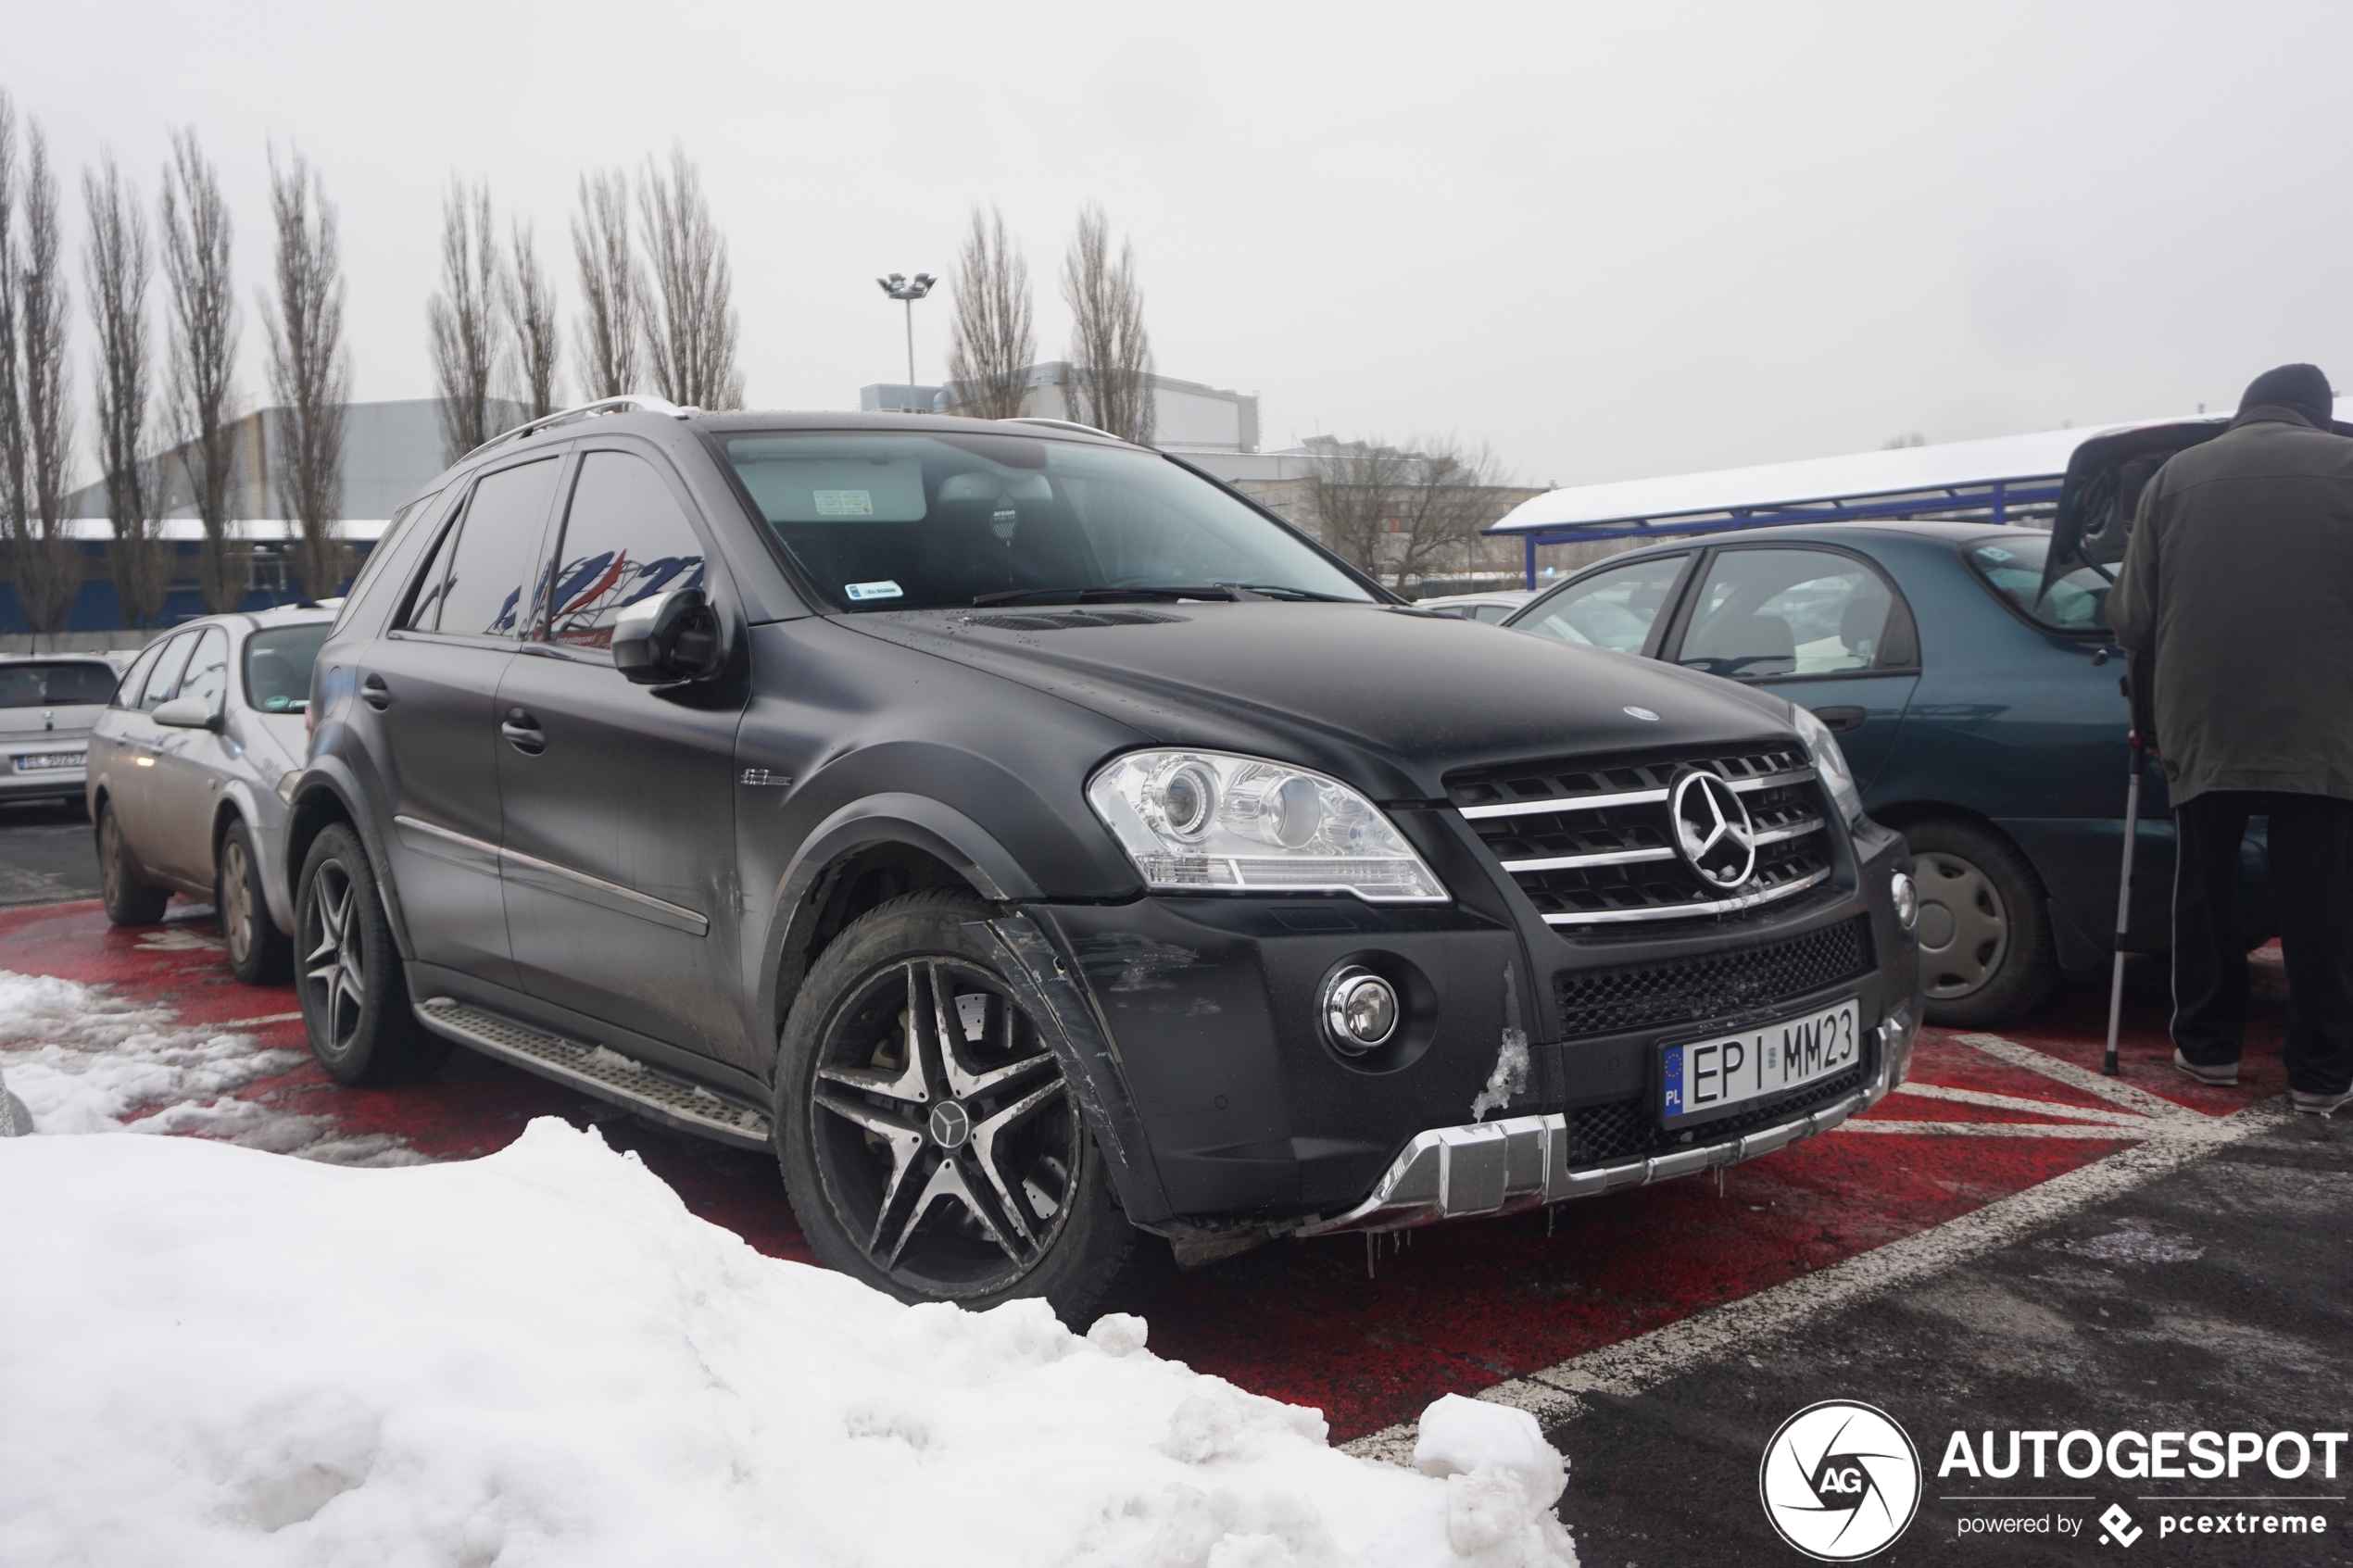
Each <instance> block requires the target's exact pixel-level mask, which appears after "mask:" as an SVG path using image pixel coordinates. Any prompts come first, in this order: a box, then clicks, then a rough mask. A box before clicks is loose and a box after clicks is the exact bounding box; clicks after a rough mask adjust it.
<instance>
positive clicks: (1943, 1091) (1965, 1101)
mask: <svg viewBox="0 0 2353 1568" xmlns="http://www.w3.org/2000/svg"><path fill="white" fill-rule="evenodd" d="M1895 1092H1896V1093H1897V1094H1899V1095H1918V1096H1919V1097H1920V1098H1922V1099H1945V1100H1951V1101H1953V1102H1954V1103H1955V1104H1957V1105H1982V1106H1984V1107H1986V1108H1987V1109H1988V1110H2025V1111H2032V1112H2033V1113H2034V1114H2036V1115H2040V1116H2065V1117H2068V1118H2070V1120H2073V1121H2077V1122H2112V1123H2119V1124H2120V1125H2123V1126H2127V1127H2145V1126H2147V1125H2148V1118H2147V1117H2145V1116H2142V1115H2138V1114H2136V1113H2134V1112H2133V1111H2130V1110H2094V1109H2092V1108H2091V1107H2090V1106H2085V1105H2059V1104H2056V1103H2054V1102H2053V1101H2050V1100H2046V1099H2028V1098H2026V1097H2025V1096H2023V1095H1996V1094H1988V1093H1986V1092H1985V1091H1984V1090H1983V1089H1948V1088H1946V1087H1945V1086H1944V1085H1942V1084H1898V1085H1895Z"/></svg>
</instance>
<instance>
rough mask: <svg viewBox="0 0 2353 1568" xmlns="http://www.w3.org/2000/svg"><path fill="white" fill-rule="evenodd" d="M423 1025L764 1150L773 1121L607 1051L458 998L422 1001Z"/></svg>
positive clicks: (692, 1128) (683, 1128)
mask: <svg viewBox="0 0 2353 1568" xmlns="http://www.w3.org/2000/svg"><path fill="white" fill-rule="evenodd" d="M416 1012H417V1018H418V1021H419V1022H422V1023H423V1024H424V1026H425V1027H426V1028H428V1029H430V1030H432V1031H433V1032H434V1034H436V1035H447V1037H448V1038H450V1039H452V1040H455V1041H457V1042H458V1043H459V1045H461V1046H470V1047H472V1048H473V1049H475V1050H478V1051H480V1052H482V1053H483V1054H484V1056H495V1057H497V1058H498V1060H501V1061H508V1062H512V1063H513V1064H514V1065H515V1066H517V1067H520V1068H522V1069H523V1070H524V1071H525V1072H527V1073H537V1074H538V1075H539V1076H541V1077H542V1078H549V1079H553V1080H554V1081H555V1082H557V1083H559V1084H562V1085H566V1086H568V1087H571V1088H575V1089H579V1090H581V1091H582V1092H583V1093H585V1094H590V1095H594V1096H596V1097H597V1098H598V1099H602V1100H610V1101H611V1102H612V1103H613V1104H615V1105H619V1106H623V1107H626V1108H627V1109H628V1110H634V1111H636V1112H637V1113H638V1114H639V1115H641V1116H644V1117H647V1118H648V1119H649V1120H652V1121H655V1122H659V1123H662V1124H663V1125H664V1126H667V1127H674V1128H676V1129H677V1130H678V1131H680V1132H682V1133H694V1134H697V1135H699V1136H702V1137H706V1138H715V1139H717V1140H718V1141H719V1142H721V1143H724V1144H732V1145H734V1146H735V1147H736V1148H749V1149H758V1150H761V1151H762V1152H765V1151H766V1150H767V1148H768V1147H769V1143H768V1118H767V1117H766V1116H764V1115H762V1114H761V1112H760V1111H758V1110H754V1109H752V1108H751V1107H750V1106H749V1105H745V1104H743V1103H742V1102H740V1101H737V1100H731V1099H722V1098H720V1097H719V1096H717V1095H715V1094H712V1093H711V1091H710V1090H709V1089H706V1088H703V1087H702V1086H701V1085H696V1084H688V1083H684V1082H682V1081H680V1080H678V1079H676V1078H673V1077H670V1076H668V1075H666V1074H664V1073H658V1072H656V1071H655V1070H653V1069H652V1068H649V1067H648V1066H646V1065H645V1064H644V1063H643V1062H638V1061H633V1060H630V1059H629V1058H627V1057H625V1056H623V1055H622V1054H621V1053H619V1052H618V1051H610V1050H607V1049H606V1048H605V1047H602V1046H584V1045H580V1044H578V1043H577V1042H575V1041H572V1040H565V1039H560V1038H558V1037H557V1036H556V1035H549V1034H547V1033H545V1032H543V1031H541V1030H537V1029H530V1028H526V1027H524V1026H523V1025H522V1024H520V1023H516V1022H512V1021H511V1020H509V1019H505V1018H501V1017H499V1016H498V1015H497V1013H493V1012H484V1010H482V1009H480V1008H476V1007H469V1006H467V1005H466V1004H465V1003H464V1002H461V1001H459V1000H457V999H456V998H455V997H434V998H433V999H432V1000H430V1001H426V1002H421V1003H419V1004H418V1005H417V1009H416Z"/></svg>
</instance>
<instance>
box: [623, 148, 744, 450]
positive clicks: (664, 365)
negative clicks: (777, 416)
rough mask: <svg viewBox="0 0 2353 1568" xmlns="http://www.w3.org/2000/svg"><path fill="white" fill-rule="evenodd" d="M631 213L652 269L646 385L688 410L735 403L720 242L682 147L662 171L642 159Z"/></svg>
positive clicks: (729, 290) (731, 309)
mask: <svg viewBox="0 0 2353 1568" xmlns="http://www.w3.org/2000/svg"><path fill="white" fill-rule="evenodd" d="M637 215H638V217H639V219H640V220H642V221H643V222H644V225H645V240H646V255H647V257H648V261H649V263H650V264H651V269H652V286H651V287H650V288H649V289H648V291H647V294H648V300H647V304H648V309H647V310H646V313H645V324H646V349H647V358H648V361H649V362H650V364H651V366H652V370H653V378H654V389H655V390H656V391H657V392H659V393H661V395H662V396H664V397H666V398H668V399H670V401H672V402H673V403H677V404H682V405H685V406H686V407H690V408H742V407H743V406H744V378H743V373H742V372H741V371H740V370H737V369H736V336H737V333H738V332H739V331H740V329H741V323H740V322H739V321H738V320H737V319H736V307H735V305H734V303H733V299H734V292H735V285H734V282H733V280H732V278H731V276H730V274H729V271H728V268H727V242H726V240H725V238H724V236H722V235H721V233H720V232H719V227H718V225H717V224H715V223H713V222H712V221H711V205H710V204H709V203H708V202H706V201H705V200H704V199H703V194H702V176H701V175H700V174H698V172H696V169H695V166H694V164H693V163H692V162H690V161H689V160H688V159H687V157H686V149H685V148H684V147H675V146H673V148H671V150H670V169H669V171H668V172H667V173H664V172H663V170H662V168H661V165H660V164H658V163H655V162H654V161H653V160H652V159H650V158H648V159H647V160H646V177H645V182H644V183H643V184H641V185H639V186H638V187H637Z"/></svg>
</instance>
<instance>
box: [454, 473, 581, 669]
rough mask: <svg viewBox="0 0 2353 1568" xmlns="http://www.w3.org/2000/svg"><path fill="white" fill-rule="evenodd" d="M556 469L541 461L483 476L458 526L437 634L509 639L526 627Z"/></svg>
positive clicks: (536, 584) (535, 585) (536, 582)
mask: <svg viewBox="0 0 2353 1568" xmlns="http://www.w3.org/2000/svg"><path fill="white" fill-rule="evenodd" d="M557 466H558V465H557V461H556V459H555V458H542V459H541V460H539V461H538V462H535V463H522V464H520V465H518V466H517V467H514V468H510V469H500V470H498V471H497V473H494V474H488V475H485V476H484V478H483V480H482V483H479V484H476V485H475V486H474V493H473V495H472V499H470V500H469V501H468V502H467V503H466V515H465V517H464V519H463V520H462V521H460V522H459V524H458V548H457V551H456V553H455V555H454V556H453V558H451V561H450V566H449V583H448V586H447V588H446V589H444V590H443V592H442V597H441V617H440V621H439V623H438V629H439V630H441V631H444V632H455V633H459V634H460V635H463V636H471V637H515V636H520V635H522V633H523V632H524V631H526V630H527V629H528V627H529V622H530V621H531V611H532V604H533V600H534V599H535V596H536V594H535V591H536V589H537V588H538V586H539V562H538V553H539V524H540V522H541V521H543V520H544V519H545V518H546V517H547V492H548V488H549V486H551V485H552V484H554V483H555V481H556V469H557Z"/></svg>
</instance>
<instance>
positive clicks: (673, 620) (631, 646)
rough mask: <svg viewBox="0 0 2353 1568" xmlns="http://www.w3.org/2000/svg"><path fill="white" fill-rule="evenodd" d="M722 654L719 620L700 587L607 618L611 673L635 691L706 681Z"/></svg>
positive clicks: (658, 597) (642, 601) (675, 591)
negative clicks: (617, 673) (637, 687)
mask: <svg viewBox="0 0 2353 1568" xmlns="http://www.w3.org/2000/svg"><path fill="white" fill-rule="evenodd" d="M722 652H723V650H722V649H721V647H720V639H719V617H718V614H717V613H716V612H715V611H713V610H712V609H711V601H710V600H709V599H708V598H707V597H705V596H704V595H703V591H702V590H701V589H700V588H673V589H672V590H671V591H670V592H668V593H666V594H656V595H655V596H653V597H651V598H648V599H640V600H638V601H637V602H636V603H635V604H634V605H631V606H630V607H629V608H627V609H624V610H623V611H622V612H621V613H620V614H619V615H618V616H616V617H614V619H613V623H612V662H613V668H614V669H616V670H618V671H621V672H622V674H623V675H624V676H626V677H628V678H629V679H630V680H631V681H633V682H635V683H636V684H638V685H641V686H666V685H673V684H676V683H678V682H680V681H707V680H709V679H710V678H711V676H713V675H716V674H718V673H719V662H720V658H721V654H722Z"/></svg>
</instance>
